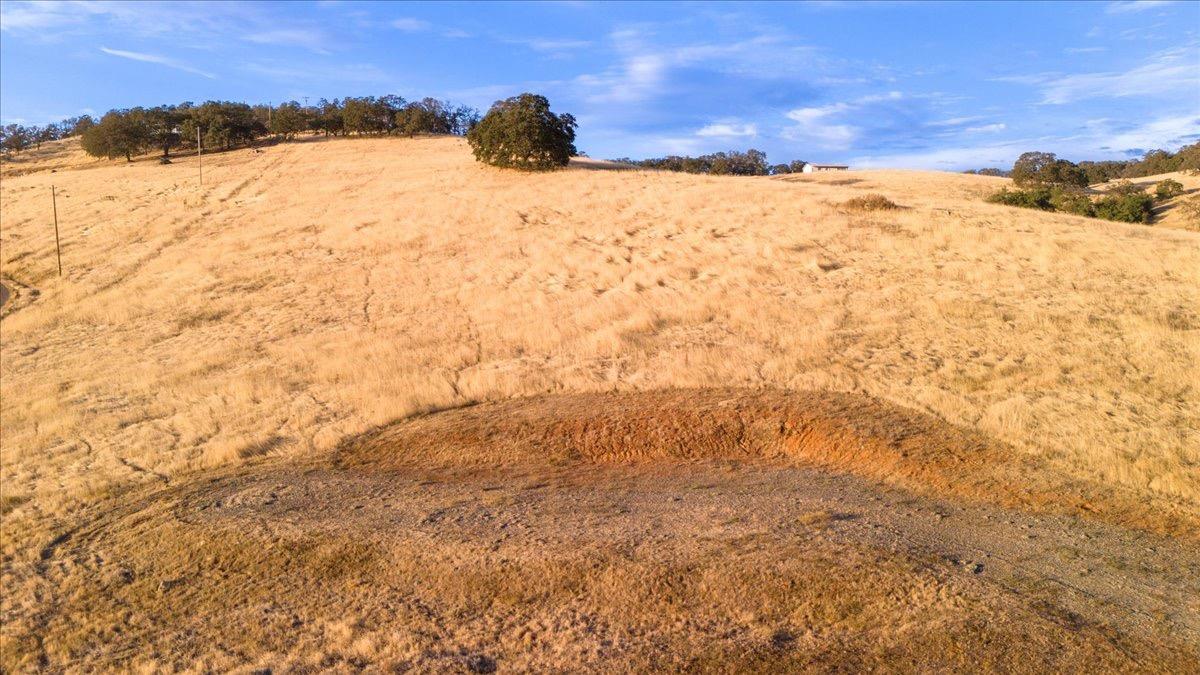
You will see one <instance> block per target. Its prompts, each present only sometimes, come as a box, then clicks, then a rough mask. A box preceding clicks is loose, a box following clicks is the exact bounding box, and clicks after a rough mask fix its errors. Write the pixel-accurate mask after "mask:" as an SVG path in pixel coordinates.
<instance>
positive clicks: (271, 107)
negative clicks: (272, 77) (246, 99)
mask: <svg viewBox="0 0 1200 675" xmlns="http://www.w3.org/2000/svg"><path fill="white" fill-rule="evenodd" d="M274 108H275V106H274V105H272V104H271V102H270V101H267V131H270V130H271V111H272V110H274Z"/></svg>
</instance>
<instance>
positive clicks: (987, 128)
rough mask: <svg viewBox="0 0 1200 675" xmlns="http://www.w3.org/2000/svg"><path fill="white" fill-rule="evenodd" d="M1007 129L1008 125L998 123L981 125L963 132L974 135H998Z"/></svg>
mask: <svg viewBox="0 0 1200 675" xmlns="http://www.w3.org/2000/svg"><path fill="white" fill-rule="evenodd" d="M1007 128H1008V125H1007V124H1005V123H1003V122H998V123H996V124H981V125H979V126H977V127H967V128H966V129H963V131H964V132H967V133H973V134H994V133H997V132H1000V131H1004V130H1005V129H1007Z"/></svg>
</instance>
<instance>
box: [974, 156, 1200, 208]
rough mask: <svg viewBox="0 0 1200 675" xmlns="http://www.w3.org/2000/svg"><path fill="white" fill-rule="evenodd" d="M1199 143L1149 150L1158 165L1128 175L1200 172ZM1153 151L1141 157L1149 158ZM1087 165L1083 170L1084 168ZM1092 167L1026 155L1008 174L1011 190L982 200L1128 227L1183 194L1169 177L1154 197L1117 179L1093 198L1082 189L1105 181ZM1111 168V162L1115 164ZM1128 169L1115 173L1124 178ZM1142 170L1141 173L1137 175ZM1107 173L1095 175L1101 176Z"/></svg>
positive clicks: (1161, 184)
mask: <svg viewBox="0 0 1200 675" xmlns="http://www.w3.org/2000/svg"><path fill="white" fill-rule="evenodd" d="M1198 151H1200V144H1193V145H1190V146H1185V147H1183V148H1182V149H1180V151H1179V152H1177V153H1174V154H1172V153H1168V152H1165V151H1155V153H1161V156H1158V155H1156V158H1155V161H1156V162H1158V163H1149V164H1144V165H1143V166H1142V167H1139V168H1136V169H1135V170H1136V171H1137V172H1138V173H1136V174H1133V177H1141V176H1150V175H1155V174H1159V173H1167V172H1171V171H1196V170H1200V162H1198V161H1197V160H1200V152H1198ZM1150 154H1154V153H1147V155H1148V156H1149V155H1150ZM1085 164H1089V165H1090V167H1089V166H1085ZM1096 164H1098V163H1095V162H1093V163H1084V162H1081V163H1079V164H1075V163H1074V162H1070V161H1068V160H1065V159H1060V158H1058V157H1057V156H1055V155H1054V153H1051V152H1026V153H1024V154H1022V155H1021V156H1020V157H1018V158H1017V161H1016V162H1014V163H1013V168H1012V170H1011V171H1009V172H1008V176H1009V177H1010V178H1012V181H1013V183H1014V184H1016V189H1013V190H1010V189H1008V188H1003V189H1001V190H1000V191H999V192H997V193H995V194H993V195H991V196H990V197H988V201H989V202H992V203H995V204H1006V205H1008V206H1021V207H1025V208H1032V209H1041V210H1043V211H1059V212H1062V213H1072V214H1075V215H1078V216H1088V217H1092V218H1103V219H1105V220H1117V221H1122V222H1128V223H1151V222H1153V221H1154V204H1155V201H1156V200H1158V201H1163V200H1167V199H1172V198H1174V197H1178V196H1179V195H1181V194H1183V186H1182V185H1181V184H1180V183H1179V182H1178V181H1176V180H1172V179H1170V178H1168V179H1166V180H1163V181H1159V183H1158V184H1157V185H1155V186H1154V194H1153V195H1151V194H1148V193H1147V192H1146V191H1145V190H1143V189H1142V188H1139V187H1138V186H1136V185H1134V184H1133V183H1131V182H1130V181H1129V180H1128V179H1122V180H1120V181H1119V182H1118V183H1117V184H1116V185H1113V186H1112V187H1110V188H1108V189H1107V190H1106V191H1105V192H1104V193H1103V194H1102V195H1101V196H1100V197H1099V198H1097V199H1093V198H1092V195H1091V194H1089V193H1088V191H1087V187H1088V186H1089V185H1091V184H1092V183H1096V182H1105V181H1107V180H1110V179H1109V178H1103V177H1101V179H1100V180H1094V178H1095V177H1096V174H1089V171H1088V169H1089V168H1094V167H1095V165H1096ZM1113 164H1116V163H1115V162H1114V163H1113ZM1129 168H1130V167H1129V166H1126V167H1125V168H1124V169H1122V171H1121V173H1120V175H1121V176H1125V175H1127V173H1126V172H1127V170H1128V169H1129ZM1142 171H1144V172H1145V173H1140V172H1142ZM1103 175H1107V174H1101V176H1103Z"/></svg>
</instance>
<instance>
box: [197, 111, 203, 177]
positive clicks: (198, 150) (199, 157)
mask: <svg viewBox="0 0 1200 675" xmlns="http://www.w3.org/2000/svg"><path fill="white" fill-rule="evenodd" d="M196 162H197V163H198V164H199V166H200V185H201V186H203V185H204V156H203V153H201V152H200V125H199V124H197V125H196Z"/></svg>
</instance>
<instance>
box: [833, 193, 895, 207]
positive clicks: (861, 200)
mask: <svg viewBox="0 0 1200 675" xmlns="http://www.w3.org/2000/svg"><path fill="white" fill-rule="evenodd" d="M842 208H844V209H850V210H851V211H895V210H897V209H899V208H900V205H898V204H897V203H896V202H893V201H892V200H890V199H888V198H887V197H884V196H883V195H881V194H878V193H874V192H872V193H870V194H865V195H863V196H861V197H853V198H851V199H847V200H846V201H844V202H842Z"/></svg>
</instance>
